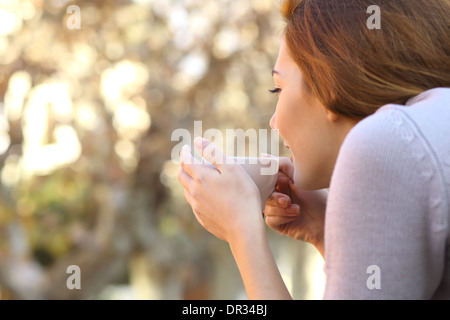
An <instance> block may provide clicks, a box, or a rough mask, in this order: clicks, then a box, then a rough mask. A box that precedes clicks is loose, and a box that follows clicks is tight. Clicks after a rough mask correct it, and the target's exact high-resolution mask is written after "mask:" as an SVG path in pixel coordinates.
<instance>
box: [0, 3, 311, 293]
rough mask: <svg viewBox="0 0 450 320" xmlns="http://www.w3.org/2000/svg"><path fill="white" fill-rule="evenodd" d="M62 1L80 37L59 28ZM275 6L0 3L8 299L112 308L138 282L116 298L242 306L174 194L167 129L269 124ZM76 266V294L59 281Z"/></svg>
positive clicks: (217, 249)
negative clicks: (75, 16) (75, 12)
mask: <svg viewBox="0 0 450 320" xmlns="http://www.w3.org/2000/svg"><path fill="white" fill-rule="evenodd" d="M70 5H76V6H78V7H79V8H80V14H81V17H80V18H81V20H80V21H81V25H80V29H72V30H71V29H69V28H68V27H67V19H69V18H70V17H71V15H72V12H69V13H67V11H66V9H67V8H68V7H69V6H70ZM277 10H278V8H277V3H276V2H274V1H272V0H243V1H228V0H221V1H218V0H183V1H182V0H170V1H169V0H168V1H156V0H135V1H131V0H120V1H119V0H118V1H87V0H77V1H67V0H65V1H53V0H33V1H26V0H8V1H2V2H1V6H0V101H1V103H0V153H1V156H0V168H1V186H0V187H1V189H0V191H1V192H0V204H1V207H0V295H1V294H2V293H3V295H2V297H5V296H6V297H10V298H16V299H30V298H37V299H98V298H100V299H102V298H116V297H117V296H116V295H114V292H113V291H112V289H111V288H112V287H111V285H116V286H117V285H120V284H123V285H131V286H132V287H133V291H132V292H131V293H128V294H126V293H124V294H125V296H124V297H125V298H150V299H184V298H192V299H208V298H209V299H211V298H212V299H216V298H220V299H234V298H242V297H245V295H244V293H243V287H242V284H241V283H240V279H239V274H238V272H237V269H236V267H235V265H234V263H233V261H232V259H231V257H230V255H229V251H228V248H227V247H226V246H225V244H223V243H221V242H220V241H219V240H217V239H215V238H214V237H212V236H211V235H209V234H208V233H207V232H206V231H204V230H203V229H202V228H201V227H200V226H199V225H198V224H197V223H196V221H195V219H194V217H193V215H192V212H191V210H190V207H189V206H188V205H187V203H186V201H185V200H184V198H183V193H182V188H181V186H180V185H179V183H178V181H177V177H176V170H177V164H176V163H175V162H174V161H172V159H171V151H172V148H173V147H174V146H175V144H176V142H172V141H171V134H172V132H173V130H175V129H177V128H186V129H189V130H193V125H194V121H195V120H202V121H203V130H206V129H207V128H218V129H220V130H223V132H225V129H226V128H243V129H244V130H245V129H247V128H255V129H259V128H266V129H268V121H269V119H270V116H271V114H272V113H273V110H274V106H275V100H274V98H271V97H270V96H269V94H268V93H267V89H270V88H271V87H272V86H273V84H272V80H271V77H270V71H271V70H272V67H273V64H274V63H275V60H276V54H277V47H278V37H279V35H280V31H281V24H280V23H281V19H280V18H279V17H278V11H277ZM69 22H70V21H69ZM217 261H221V262H223V263H221V264H220V263H217ZM72 264H75V265H78V266H80V268H81V279H82V284H81V288H82V289H81V290H68V289H67V287H66V280H67V278H68V276H69V275H68V274H67V273H66V270H67V267H68V266H69V265H72ZM224 268H226V270H225V269H224ZM226 272H228V273H229V274H232V275H234V276H235V278H236V280H235V281H230V280H229V278H223V277H224V275H223V274H224V273H226ZM217 288H221V289H217ZM305 290H306V289H305ZM116 292H117V291H116ZM116 294H117V293H116ZM299 294H300V293H299ZM301 294H304V292H302V293H301Z"/></svg>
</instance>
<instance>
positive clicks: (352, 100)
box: [281, 0, 450, 119]
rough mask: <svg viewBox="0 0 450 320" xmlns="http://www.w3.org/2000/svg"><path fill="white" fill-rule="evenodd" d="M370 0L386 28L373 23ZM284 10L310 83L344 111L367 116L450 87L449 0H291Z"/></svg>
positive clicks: (292, 46) (291, 44)
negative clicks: (375, 6)
mask: <svg viewBox="0 0 450 320" xmlns="http://www.w3.org/2000/svg"><path fill="white" fill-rule="evenodd" d="M371 5H378V6H379V8H380V17H381V21H380V22H381V28H380V29H370V28H369V27H368V23H367V21H368V19H369V18H370V17H371V14H370V13H368V8H369V6H371ZM281 14H282V16H283V18H284V20H285V22H286V26H285V29H284V35H285V38H286V43H287V46H288V48H289V52H290V55H291V56H292V58H293V59H294V61H295V62H296V64H297V65H298V67H299V69H300V70H301V72H302V74H303V76H304V79H305V82H306V84H307V86H308V87H309V89H310V90H311V92H312V93H313V94H315V95H316V96H317V97H318V98H319V100H320V101H321V103H322V104H323V105H324V106H325V107H326V108H328V109H330V110H331V111H333V112H335V113H337V114H341V115H344V116H346V117H349V118H354V119H362V118H364V117H367V116H369V115H371V114H373V113H374V112H375V111H376V110H377V109H378V108H379V107H381V106H383V105H385V104H388V103H396V104H405V103H406V102H407V100H408V99H410V98H411V97H414V96H416V95H418V94H420V93H421V92H423V91H426V90H428V89H432V88H436V87H450V1H449V0H285V1H283V2H282V4H281Z"/></svg>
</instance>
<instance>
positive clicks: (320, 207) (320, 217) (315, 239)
mask: <svg viewBox="0 0 450 320" xmlns="http://www.w3.org/2000/svg"><path fill="white" fill-rule="evenodd" d="M293 176H294V165H293V164H292V162H291V161H290V160H289V158H284V157H282V158H280V169H279V173H278V178H277V187H276V190H275V191H274V192H273V193H272V195H271V197H270V198H269V199H268V200H267V202H266V207H265V209H264V215H265V217H266V224H267V225H268V226H269V227H271V228H272V229H274V230H276V231H278V232H279V233H281V234H284V235H287V236H289V237H291V238H294V239H297V240H302V241H306V242H309V243H312V244H313V245H315V246H316V247H318V249H319V251H321V249H323V248H321V247H322V245H323V235H324V223H325V210H326V201H327V196H328V191H326V190H318V191H305V190H301V189H299V188H298V187H297V186H296V185H295V184H294V182H293ZM319 247H320V248H319ZM321 253H322V252H321Z"/></svg>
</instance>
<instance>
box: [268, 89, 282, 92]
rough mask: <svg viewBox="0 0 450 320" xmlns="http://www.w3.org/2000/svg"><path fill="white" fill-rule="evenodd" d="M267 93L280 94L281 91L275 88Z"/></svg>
mask: <svg viewBox="0 0 450 320" xmlns="http://www.w3.org/2000/svg"><path fill="white" fill-rule="evenodd" d="M269 92H271V93H280V92H281V89H280V88H275V89H273V90H269Z"/></svg>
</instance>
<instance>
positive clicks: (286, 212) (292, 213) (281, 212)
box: [264, 204, 300, 217]
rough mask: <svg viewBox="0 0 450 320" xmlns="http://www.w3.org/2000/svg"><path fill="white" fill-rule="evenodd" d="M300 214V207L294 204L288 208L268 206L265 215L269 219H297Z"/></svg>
mask: <svg viewBox="0 0 450 320" xmlns="http://www.w3.org/2000/svg"><path fill="white" fill-rule="evenodd" d="M299 214H300V206H299V205H298V204H292V205H290V206H289V207H288V208H282V207H273V206H266V207H265V208H264V215H265V216H268V217H297V216H298V215H299Z"/></svg>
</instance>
